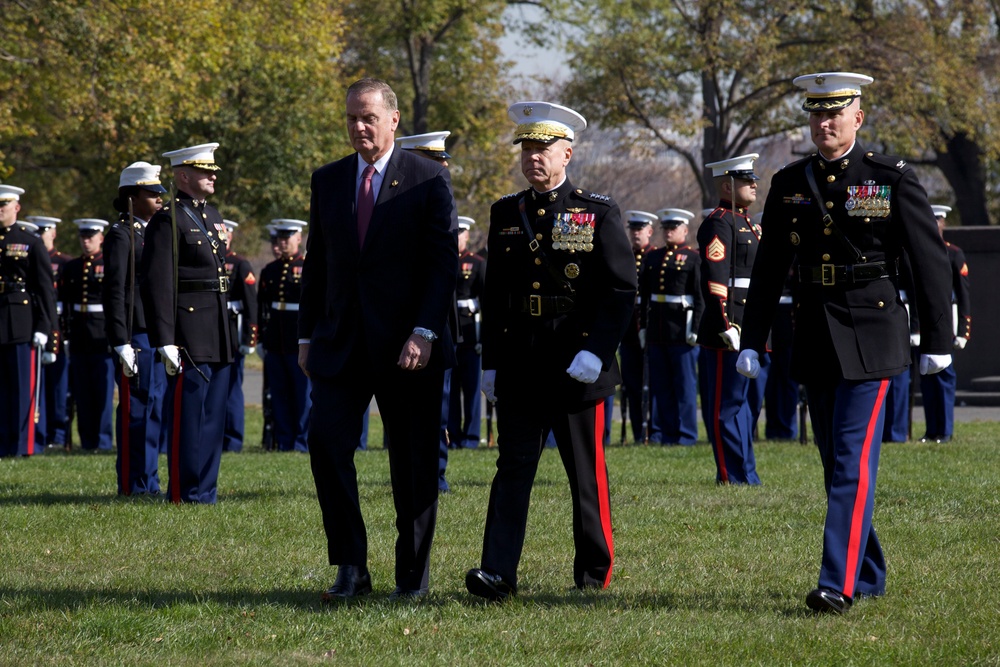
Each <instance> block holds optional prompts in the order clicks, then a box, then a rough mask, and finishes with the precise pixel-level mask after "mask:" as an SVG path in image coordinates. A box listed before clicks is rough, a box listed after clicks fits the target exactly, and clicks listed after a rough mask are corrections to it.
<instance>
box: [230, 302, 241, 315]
mask: <svg viewBox="0 0 1000 667" xmlns="http://www.w3.org/2000/svg"><path fill="white" fill-rule="evenodd" d="M228 305H229V310H231V311H233V312H234V313H238V312H240V311H241V310H243V300H242V299H236V300H235V301H230V302H229V304H228Z"/></svg>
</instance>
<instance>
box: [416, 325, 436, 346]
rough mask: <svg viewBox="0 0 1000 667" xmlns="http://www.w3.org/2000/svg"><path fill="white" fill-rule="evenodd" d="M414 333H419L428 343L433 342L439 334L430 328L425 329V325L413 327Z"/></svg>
mask: <svg viewBox="0 0 1000 667" xmlns="http://www.w3.org/2000/svg"><path fill="white" fill-rule="evenodd" d="M413 333H415V334H417V335H418V336H420V337H421V338H423V339H424V340H425V341H427V342H428V343H433V342H434V341H436V340H437V334H436V333H434V332H433V331H431V330H430V329H425V328H424V327H415V328H414V329H413Z"/></svg>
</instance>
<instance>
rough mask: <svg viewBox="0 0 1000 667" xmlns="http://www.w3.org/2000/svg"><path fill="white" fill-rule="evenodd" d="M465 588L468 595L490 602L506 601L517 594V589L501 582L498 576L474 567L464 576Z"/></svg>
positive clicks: (501, 578)
mask: <svg viewBox="0 0 1000 667" xmlns="http://www.w3.org/2000/svg"><path fill="white" fill-rule="evenodd" d="M465 588H466V589H468V591H469V592H470V593H472V594H473V595H476V596H478V597H481V598H486V599H487V600H490V601H491V602H500V601H501V600H506V599H507V598H509V597H510V596H511V595H514V594H515V593H517V589H516V588H515V587H514V586H511V585H510V584H508V583H507V582H506V581H504V580H503V577H501V576H500V575H499V574H494V573H493V572H490V571H489V570H483V569H481V568H478V567H474V568H472V569H471V570H469V572H468V574H466V575H465Z"/></svg>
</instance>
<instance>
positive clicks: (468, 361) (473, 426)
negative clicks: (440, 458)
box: [445, 250, 486, 448]
mask: <svg viewBox="0 0 1000 667" xmlns="http://www.w3.org/2000/svg"><path fill="white" fill-rule="evenodd" d="M485 286H486V260H485V259H483V258H482V257H480V256H479V255H477V254H476V253H474V252H471V251H469V250H466V251H465V252H464V253H462V255H461V256H460V257H459V258H458V286H457V287H456V289H455V297H456V304H457V306H458V329H459V332H460V341H461V342H459V344H458V349H457V350H456V357H457V359H456V361H457V363H456V364H455V368H453V369H452V370H451V376H450V378H449V379H446V380H445V381H446V382H448V383H450V385H449V391H448V415H447V416H448V434H449V436H450V439H451V443H450V444H451V446H452V447H455V448H458V447H467V448H475V447H478V446H479V435H480V427H481V420H480V415H481V413H482V403H483V401H482V396H481V395H480V379H481V376H482V356H481V353H482V345H481V338H482V297H483V291H484V289H485ZM477 318H478V321H477Z"/></svg>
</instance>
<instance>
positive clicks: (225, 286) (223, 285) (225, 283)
mask: <svg viewBox="0 0 1000 667" xmlns="http://www.w3.org/2000/svg"><path fill="white" fill-rule="evenodd" d="M219 291H220V292H222V293H226V292H228V291H229V276H219Z"/></svg>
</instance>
